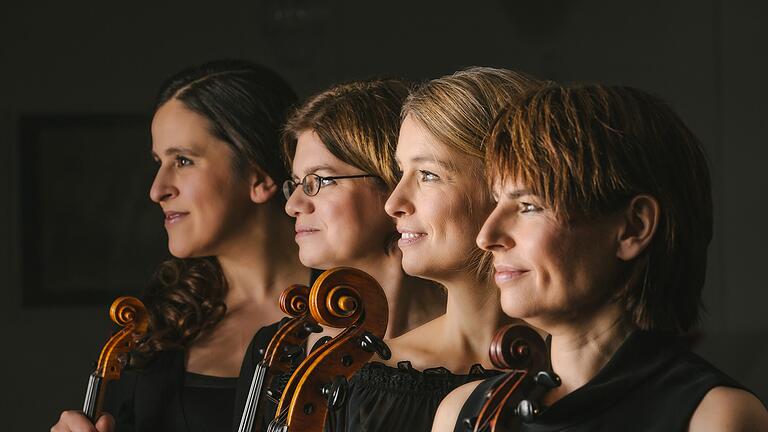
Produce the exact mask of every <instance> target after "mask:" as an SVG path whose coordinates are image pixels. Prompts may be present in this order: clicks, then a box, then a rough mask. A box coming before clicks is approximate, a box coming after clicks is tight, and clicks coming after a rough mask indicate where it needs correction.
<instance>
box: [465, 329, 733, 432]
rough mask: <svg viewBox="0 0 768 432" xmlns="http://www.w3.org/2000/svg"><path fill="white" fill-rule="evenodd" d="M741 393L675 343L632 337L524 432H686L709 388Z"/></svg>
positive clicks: (477, 396) (475, 405)
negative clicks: (598, 368)
mask: <svg viewBox="0 0 768 432" xmlns="http://www.w3.org/2000/svg"><path fill="white" fill-rule="evenodd" d="M503 377H504V375H502V376H499V377H495V378H492V379H489V380H487V381H484V382H483V383H481V384H480V385H479V386H478V387H477V388H476V389H475V391H474V392H472V394H471V395H470V397H469V398H468V399H467V402H466V403H465V404H464V407H463V408H462V409H461V412H460V414H459V417H458V420H457V423H456V427H455V429H454V431H455V432H465V431H467V430H468V429H467V428H466V426H465V425H464V424H463V422H464V419H466V418H472V417H474V416H476V415H477V413H478V412H479V411H480V408H481V407H482V405H483V402H484V394H485V392H486V391H487V390H488V389H490V388H491V387H493V386H494V385H495V384H496V383H497V382H499V381H500V379H501V378H503ZM719 386H726V387H736V388H740V389H743V387H742V386H741V385H740V384H738V383H737V382H736V381H734V380H733V379H731V378H730V377H728V376H727V375H725V374H724V373H722V372H721V371H719V370H718V369H716V368H715V367H714V366H712V365H711V364H709V363H707V362H706V361H705V360H704V359H702V358H701V357H699V356H698V355H696V354H694V353H692V352H691V351H689V350H688V349H687V348H686V347H685V346H684V344H683V343H681V342H680V340H679V339H678V338H675V337H672V336H666V335H661V334H657V333H650V332H642V331H636V332H634V333H633V334H632V335H630V336H629V337H628V338H627V340H626V341H625V342H624V343H623V344H622V346H621V347H620V348H619V350H618V351H616V353H615V354H614V356H613V358H611V360H610V361H609V362H608V363H607V364H606V365H605V366H604V367H603V369H601V370H600V372H599V373H598V374H597V375H596V376H595V377H594V378H592V380H590V381H589V382H588V383H587V384H586V385H584V386H583V387H581V388H579V389H576V390H575V391H573V392H572V393H570V394H568V395H566V396H565V397H563V398H562V399H560V400H559V401H557V402H555V404H554V405H552V406H551V407H549V408H547V409H545V410H544V411H543V413H542V414H541V416H540V417H538V418H537V419H535V420H534V421H533V422H532V423H528V424H524V425H523V428H522V430H523V431H526V432H545V431H546V432H548V431H568V432H580V431H617V430H621V431H675V430H677V431H680V430H686V429H687V427H688V423H689V422H690V419H691V416H692V415H693V412H694V411H695V410H696V407H698V405H699V403H700V402H701V400H702V399H703V398H704V395H706V394H707V392H708V391H709V390H711V389H713V388H714V387H719Z"/></svg>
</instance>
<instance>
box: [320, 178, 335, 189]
mask: <svg viewBox="0 0 768 432" xmlns="http://www.w3.org/2000/svg"><path fill="white" fill-rule="evenodd" d="M332 184H336V180H334V179H332V178H328V177H321V178H320V187H323V186H328V185H332Z"/></svg>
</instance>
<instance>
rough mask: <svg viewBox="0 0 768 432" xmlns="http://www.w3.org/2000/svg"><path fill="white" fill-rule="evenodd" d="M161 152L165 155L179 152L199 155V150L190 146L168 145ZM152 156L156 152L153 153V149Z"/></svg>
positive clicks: (155, 155)
mask: <svg viewBox="0 0 768 432" xmlns="http://www.w3.org/2000/svg"><path fill="white" fill-rule="evenodd" d="M163 154H164V155H166V156H175V155H179V154H188V155H190V156H195V157H199V156H201V154H200V152H198V151H196V150H194V149H192V148H191V147H168V148H167V149H165V151H164V152H163ZM152 157H157V153H155V152H154V150H153V151H152Z"/></svg>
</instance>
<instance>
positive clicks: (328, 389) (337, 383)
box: [323, 375, 349, 411]
mask: <svg viewBox="0 0 768 432" xmlns="http://www.w3.org/2000/svg"><path fill="white" fill-rule="evenodd" d="M348 387H349V385H348V383H347V379H346V378H344V377H343V376H340V375H338V376H336V378H334V379H333V382H331V383H330V384H327V385H325V386H324V387H323V396H325V397H326V398H328V410H329V411H336V410H338V409H339V408H341V407H342V406H343V405H344V401H345V400H346V398H347V389H348Z"/></svg>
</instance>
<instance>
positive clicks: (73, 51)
mask: <svg viewBox="0 0 768 432" xmlns="http://www.w3.org/2000/svg"><path fill="white" fill-rule="evenodd" d="M43 3H45V2H37V3H35V4H32V3H27V4H20V2H19V3H15V4H14V3H12V2H4V3H3V5H1V6H0V38H1V39H0V40H2V41H3V43H2V44H0V203H1V204H0V275H2V278H0V281H2V282H0V288H1V289H2V292H3V297H2V299H3V300H2V302H3V306H2V312H0V326H1V327H0V328H2V330H3V332H2V335H3V338H2V346H3V349H2V355H1V356H0V374H2V375H1V376H0V378H1V379H2V381H1V382H2V384H3V386H4V391H3V394H4V396H3V397H2V402H0V424H2V425H3V427H2V428H3V429H4V430H23V431H27V430H30V431H32V430H47V428H49V427H50V426H51V425H52V424H53V423H54V422H55V421H56V419H57V418H58V415H59V412H60V411H61V410H62V409H65V408H80V407H81V406H82V399H83V396H84V392H85V386H86V382H87V376H88V374H89V373H90V371H91V367H92V366H91V365H92V363H93V361H94V360H95V359H96V357H97V355H98V351H99V349H100V348H101V345H102V344H103V343H104V341H105V340H106V337H108V335H109V332H110V330H111V325H110V322H109V321H108V317H107V307H108V303H109V300H104V299H109V298H110V296H111V295H112V293H113V292H118V291H119V292H123V293H126V294H131V293H133V294H136V293H138V292H140V290H141V288H142V287H141V286H140V285H141V283H142V281H145V280H146V279H147V278H148V277H149V274H150V272H151V270H152V266H153V265H154V263H157V262H159V260H160V259H162V257H163V256H165V251H164V250H163V248H164V243H165V234H164V232H163V228H162V220H161V214H160V212H159V210H157V209H154V208H153V207H152V205H151V204H150V203H149V198H148V188H149V185H150V183H151V173H152V170H153V169H154V166H153V165H152V162H151V158H150V157H149V151H150V147H149V146H150V142H149V131H148V123H147V122H148V118H149V115H150V113H151V109H152V102H153V98H154V96H155V92H156V90H157V89H158V87H159V86H160V84H161V82H162V81H163V79H164V78H165V77H167V76H168V75H169V74H171V73H173V72H176V71H177V70H179V69H181V68H182V67H185V66H188V65H191V64H195V63H200V62H203V61H206V60H209V59H214V58H223V57H240V58H246V59H250V60H253V61H255V62H258V63H262V64H265V65H267V66H270V67H272V68H274V69H275V70H277V71H278V72H279V73H281V74H282V75H283V76H285V77H286V78H287V79H288V81H289V82H290V83H291V84H292V85H293V86H294V88H295V89H296V90H297V92H298V93H299V95H300V96H301V97H305V96H308V95H309V94H311V93H312V92H315V91H318V90H321V89H323V88H325V87H327V86H329V85H330V84H333V83H335V82H338V81H344V80H350V79H356V78H366V77H372V76H377V75H396V76H401V77H404V78H408V79H411V80H414V81H421V80H425V79H429V78H433V77H437V76H440V75H444V74H447V73H450V72H453V71H455V70H457V69H460V68H463V67H467V66H472V65H486V66H498V67H508V68H514V69H518V70H522V71H525V72H529V73H531V74H534V75H536V76H538V77H541V78H549V79H553V80H558V81H601V82H606V83H611V84H627V85H632V86H636V87H639V88H642V89H645V90H648V91H651V92H652V93H655V94H657V95H659V96H661V97H663V98H664V99H666V100H668V101H670V102H671V103H672V104H673V106H674V108H675V110H676V111H677V112H678V113H679V114H680V115H681V116H682V117H683V119H684V120H685V121H686V123H687V124H688V125H689V126H690V127H691V128H692V129H693V130H694V131H695V132H696V134H697V135H698V136H699V138H701V140H702V141H703V143H704V146H705V147H706V150H707V152H708V156H709V158H710V161H711V168H712V172H713V181H714V198H715V237H714V240H713V242H712V244H711V246H710V261H709V262H710V265H709V270H708V275H707V284H706V287H705V291H704V305H705V307H706V310H707V314H706V315H705V318H704V321H703V323H702V327H701V328H702V335H701V338H700V340H699V341H698V344H697V348H696V349H697V351H699V352H700V353H702V354H703V355H704V356H705V357H706V358H707V359H709V360H710V361H711V362H713V363H714V364H715V365H717V366H719V367H721V368H722V369H723V370H725V371H726V372H727V373H729V374H731V375H732V376H734V377H735V378H736V379H738V380H740V381H741V382H742V383H744V384H746V385H747V386H748V387H750V388H752V389H753V390H754V391H755V392H756V393H757V394H758V396H760V397H761V398H762V399H763V400H766V399H768V371H766V369H765V367H764V365H766V364H768V343H766V340H768V313H766V311H765V305H766V304H768V283H766V280H765V278H764V277H763V275H762V269H763V267H762V266H763V265H764V263H763V262H764V260H765V258H768V254H766V252H765V251H764V250H763V246H764V245H766V243H767V242H768V226H767V224H766V223H765V222H764V215H765V214H766V210H768V205H766V201H765V196H766V192H765V191H766V189H768V180H766V176H765V175H764V171H765V165H766V163H768V145H767V144H768V127H767V126H766V124H768V120H766V117H768V104H766V100H768V98H766V96H768V91H767V90H766V89H765V86H764V85H763V83H762V82H761V81H762V80H763V79H764V78H765V77H766V76H768V57H766V55H765V52H766V45H767V44H766V42H768V27H765V26H764V25H763V24H764V23H763V22H762V18H763V17H765V16H768V5H766V3H759V2H747V1H741V0H729V1H725V0H708V1H692V0H685V1H677V2H668V1H655V0H654V1H645V2H615V1H607V0H595V1H585V0H571V1H565V0H563V1H555V0H537V1H535V2H513V1H504V0H476V1H472V2H469V3H466V2H461V3H459V4H455V5H451V4H448V3H447V2H445V1H435V0H429V1H420V2H406V1H402V0H393V1H388V2H355V1H328V0H292V1H288V0H254V1H252V2H249V4H248V5H225V4H219V5H217V6H213V4H212V3H210V4H209V5H208V6H206V7H204V6H202V5H201V6H198V5H191V4H184V3H178V4H170V3H161V2H156V4H154V5H151V6H150V5H145V6H142V5H137V4H134V3H114V2H97V1H93V0H87V1H80V2H76V4H75V3H73V2H48V3H49V4H48V5H44V4H43ZM61 125H63V126H61ZM110 125H111V126H110ZM112 126H114V127H112ZM30 149H32V150H30ZM30 155H31V156H30ZM670 169H674V167H670ZM88 253H90V254H91V255H89V254H88ZM88 256H96V257H98V261H97V262H89V261H88ZM42 286H44V287H47V288H45V289H42V288H40V287H42ZM86 288H87V289H86ZM100 289H101V290H103V291H102V292H101V294H102V295H101V296H100V295H98V294H99V290H100ZM90 293H94V294H93V295H91V294H90ZM94 303H95V304H94Z"/></svg>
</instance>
